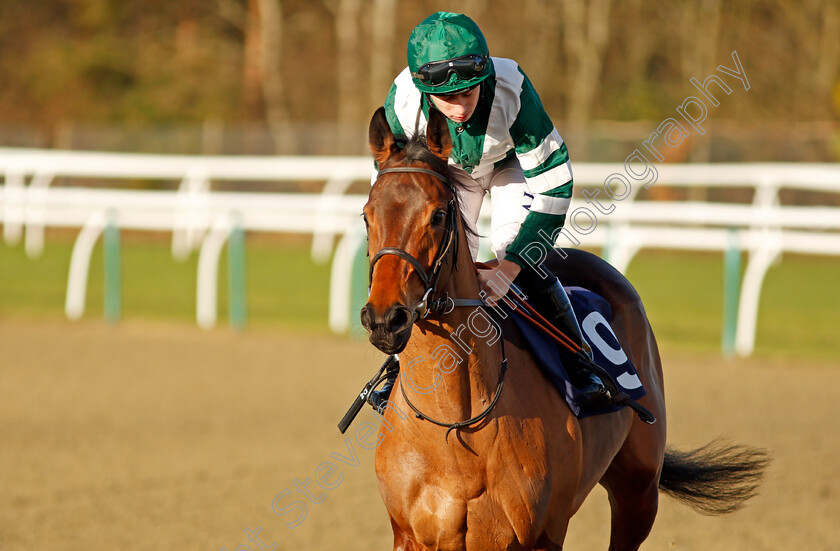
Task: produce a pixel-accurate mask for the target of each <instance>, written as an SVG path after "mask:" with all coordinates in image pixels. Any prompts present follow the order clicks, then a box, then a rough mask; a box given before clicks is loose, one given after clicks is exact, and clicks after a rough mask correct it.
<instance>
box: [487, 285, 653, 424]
mask: <svg viewBox="0 0 840 551" xmlns="http://www.w3.org/2000/svg"><path fill="white" fill-rule="evenodd" d="M566 292H567V293H568V295H569V300H570V301H571V303H572V309H573V310H574V311H575V316H577V319H578V321H579V322H580V326H581V330H582V332H583V335H584V338H585V339H586V341H587V342H588V343H589V345H590V346H591V347H592V353H593V356H594V358H593V359H594V360H595V363H596V364H598V365H599V366H601V367H603V368H604V369H605V370H606V371H607V372H608V373H609V374H610V375H612V376H613V378H614V379H615V380H616V382H617V383H618V386H619V388H620V389H621V390H622V391H623V392H624V393H626V394H627V395H628V396H629V397H630V398H632V399H633V400H638V399H639V398H641V397H642V396H644V395H645V389H644V388H643V387H642V381H641V380H640V379H639V376H638V374H637V373H636V369H635V368H634V367H633V364H632V363H631V362H630V360H629V359H628V358H627V354H625V352H624V350H623V349H622V348H621V344H620V343H619V342H618V339H617V338H616V336H615V333H614V332H613V330H612V327H610V324H609V321H608V320H609V319H610V318H611V317H612V313H611V309H610V305H609V303H608V302H607V301H606V300H605V299H604V298H603V297H601V295H598V294H596V293H593V292H592V291H589V290H587V289H584V288H582V287H566ZM499 305H500V306H501V307H502V308H503V309H504V310H505V311H506V313H508V314H511V313H512V315H510V317H511V318H512V319H513V321H514V323H515V324H516V326H517V327H518V328H519V331H520V333H521V334H522V336H523V338H524V340H525V343H526V345H527V346H528V347H529V348H530V350H531V353H532V354H533V356H534V358H535V359H536V360H537V364H538V365H539V367H540V369H541V370H542V372H543V374H545V376H546V378H547V379H548V380H549V381H551V382H552V383H553V384H554V386H555V387H557V389H558V390H559V391H560V394H561V395H562V396H563V397H564V399H565V400H566V403H567V404H568V405H569V408H570V409H571V410H572V413H574V414H575V415H576V416H578V417H588V416H590V415H597V414H600V413H609V412H612V411H618V410H619V409H621V408H622V407H624V406H623V405H611V406H608V407H607V408H604V409H602V410H596V411H589V410H587V411H584V412H583V413H581V406H582V405H583V404H584V403H586V395H584V394H583V393H581V392H580V391H578V390H577V389H576V388H575V387H574V386H572V384H571V383H570V382H569V375H568V373H567V372H566V369H565V368H564V367H563V353H561V351H560V347H559V345H558V344H557V343H556V342H555V341H554V340H552V339H551V337H549V336H548V335H546V334H545V333H544V332H543V331H541V330H539V329H537V328H535V327H534V325H533V324H532V323H531V322H529V321H528V320H526V319H524V318H523V317H522V316H520V315H519V314H518V313H516V311H515V310H514V309H512V308H511V307H510V306H509V305H508V304H506V303H505V301H500V302H499Z"/></svg>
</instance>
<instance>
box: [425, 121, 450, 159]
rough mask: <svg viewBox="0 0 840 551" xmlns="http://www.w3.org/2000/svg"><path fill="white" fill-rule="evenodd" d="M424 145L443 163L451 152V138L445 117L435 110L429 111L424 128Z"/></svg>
mask: <svg viewBox="0 0 840 551" xmlns="http://www.w3.org/2000/svg"><path fill="white" fill-rule="evenodd" d="M426 144H427V145H428V146H429V150H430V151H431V152H432V153H434V154H435V156H437V157H440V158H441V159H443V160H444V161H445V160H447V159H449V153H450V152H451V151H452V136H451V135H450V134H449V125H448V124H446V117H445V116H444V114H443V113H441V112H440V111H438V110H437V109H429V125H428V126H427V127H426Z"/></svg>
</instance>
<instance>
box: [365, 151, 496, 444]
mask: <svg viewBox="0 0 840 551" xmlns="http://www.w3.org/2000/svg"><path fill="white" fill-rule="evenodd" d="M404 172H420V173H423V174H428V175H430V176H434V177H435V178H437V179H438V180H440V181H441V182H443V183H444V184H445V185H446V187H447V188H449V191H450V192H451V193H452V198H451V199H450V200H449V204H448V205H447V206H446V235H444V237H443V243H442V245H441V247H440V249H439V250H438V253H437V256H436V257H435V260H434V262H432V266H431V272H427V271H426V270H425V269H424V268H423V265H422V264H421V263H420V261H419V260H417V258H415V257H414V256H413V255H411V254H410V253H408V252H406V251H404V250H403V249H400V248H398V247H383V248H382V249H379V251H377V253H376V254H375V255H373V258H371V259H370V271H369V272H368V282H370V281H372V280H373V267H374V266H375V265H376V262H377V261H378V260H379V259H380V258H382V257H383V256H386V255H394V256H398V257H399V258H402V259H403V260H405V261H406V262H408V263H409V264H411V266H412V267H413V268H414V270H415V272H416V273H417V276H418V277H419V278H420V280H421V281H422V282H423V285H424V286H425V287H426V292H424V293H423V298H422V299H420V302H418V303H417V304H416V305H415V306H414V317H413V320H412V324H413V323H415V322H416V321H417V320H418V319H423V318H425V317H426V316H428V315H429V313H430V312H433V311H435V312H441V313H442V314H443V315H446V314H448V313H449V312H451V311H452V310H453V309H454V308H455V307H457V306H477V307H481V306H486V303H485V302H484V301H483V300H481V299H458V298H452V297H450V296H449V295H448V294H446V293H444V294H443V295H442V296H441V297H440V298H438V299H432V298H431V297H432V296H433V295H434V294H435V293H436V288H437V284H438V280H439V278H440V272H441V267H442V266H443V263H444V261H445V260H446V256H447V254H448V253H449V250H450V249H453V250H454V253H453V256H454V257H455V258H457V256H458V232H457V231H456V226H455V224H456V220H457V218H456V217H457V216H458V202H457V199H456V197H457V195H456V194H455V190H454V189H453V187H452V184H451V182H450V181H449V178H447V177H446V176H445V175H443V174H441V173H439V172H436V171H434V170H430V169H428V168H422V167H413V166H403V167H392V168H385V169H382V170H380V171H379V174H378V175H377V178H378V177H379V176H381V175H382V174H391V173H404ZM455 264H456V263H455V260H454V259H453V261H452V267H453V270H454V269H455ZM499 331H500V332H501V327H499ZM499 342H500V343H501V348H502V364H501V371H500V372H499V382H498V384H497V386H496V393H495V395H494V396H493V399H492V400H491V401H490V403H489V404H488V405H487V407H486V408H484V410H483V411H482V412H481V413H479V414H478V415H476V416H474V417H471V418H470V419H467V420H465V421H459V422H457V423H446V422H444V421H437V420H435V419H432V418H431V417H429V416H428V415H426V414H425V413H423V412H422V411H420V410H419V409H417V406H415V405H414V404H413V403H411V400H409V399H408V395H406V393H405V385H402V384H401V385H400V390H402V396H403V399H404V400H405V402H406V404H408V406H409V407H410V408H411V409H412V410H413V411H414V413H415V415H417V417H418V418H420V419H423V420H425V421H429V422H430V423H433V424H435V425H438V426H440V427H445V428H446V429H447V431H446V435H445V439H446V440H447V441H448V440H449V433H450V432H452V431H453V430H458V429H461V428H463V427H469V426H470V425H474V424H476V423H478V422H479V421H481V420H483V419H484V418H485V417H487V416H488V415H489V414H490V412H491V411H493V408H495V407H496V404H497V403H498V401H499V397H500V396H501V395H502V388H503V387H504V384H505V374H506V373H507V367H508V362H507V354H506V353H505V338H504V335H500V338H499Z"/></svg>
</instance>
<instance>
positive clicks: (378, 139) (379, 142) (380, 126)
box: [368, 107, 399, 167]
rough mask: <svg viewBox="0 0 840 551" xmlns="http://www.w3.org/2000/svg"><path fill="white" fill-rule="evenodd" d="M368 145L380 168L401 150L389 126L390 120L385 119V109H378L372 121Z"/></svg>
mask: <svg viewBox="0 0 840 551" xmlns="http://www.w3.org/2000/svg"><path fill="white" fill-rule="evenodd" d="M368 144H369V145H370V151H371V153H373V158H374V159H375V160H376V162H377V163H379V166H380V167H381V166H382V165H384V164H385V161H387V160H388V158H389V157H390V156H391V155H393V154H394V153H396V152H397V151H398V150H399V148H398V147H397V139H396V138H395V137H394V133H393V132H392V131H391V127H390V125H389V124H388V119H387V118H386V117H385V108H384V107H380V108H379V109H377V110H376V112H375V113H374V114H373V118H372V119H370V128H369V129H368Z"/></svg>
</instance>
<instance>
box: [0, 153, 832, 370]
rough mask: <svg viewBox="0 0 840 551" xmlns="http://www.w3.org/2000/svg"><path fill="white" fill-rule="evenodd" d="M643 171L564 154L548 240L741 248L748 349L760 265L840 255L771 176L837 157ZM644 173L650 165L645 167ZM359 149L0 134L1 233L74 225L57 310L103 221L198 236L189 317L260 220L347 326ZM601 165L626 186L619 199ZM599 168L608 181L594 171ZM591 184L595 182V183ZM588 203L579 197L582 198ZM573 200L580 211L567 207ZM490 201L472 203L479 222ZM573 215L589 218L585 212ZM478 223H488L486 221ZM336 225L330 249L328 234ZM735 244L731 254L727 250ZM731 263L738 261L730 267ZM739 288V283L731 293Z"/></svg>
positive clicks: (828, 221) (741, 342)
mask: <svg viewBox="0 0 840 551" xmlns="http://www.w3.org/2000/svg"><path fill="white" fill-rule="evenodd" d="M648 168H649V169H650V170H649V171H648V174H647V175H646V176H645V178H646V180H644V181H643V180H642V179H641V178H640V177H638V173H637V172H634V171H632V170H631V167H628V166H625V165H623V164H585V163H578V164H576V165H575V167H574V169H575V185H576V188H577V189H578V190H582V191H584V192H586V190H587V188H588V189H589V190H590V191H589V192H588V196H589V198H590V201H586V200H585V199H584V198H579V199H575V201H573V203H572V209H571V212H570V220H569V223H568V224H567V231H566V232H564V234H561V235H560V236H559V238H558V240H557V243H558V245H560V246H569V245H571V244H572V243H573V242H574V243H579V244H580V245H581V246H584V247H590V246H591V247H596V246H597V247H602V248H603V249H604V251H605V254H606V256H607V257H608V259H609V260H610V261H611V262H612V263H613V264H614V265H615V266H616V267H617V268H618V269H619V270H622V271H623V270H625V269H626V267H627V265H628V264H629V262H630V261H631V260H632V258H633V256H634V255H635V254H636V252H638V251H639V250H640V249H642V248H645V247H653V248H667V249H685V250H708V251H724V252H725V251H730V252H731V251H733V250H734V251H738V252H739V253H740V252H741V251H745V252H747V253H748V257H747V259H748V260H747V268H746V270H745V273H744V275H743V279H742V281H741V283H740V286H739V287H740V291H741V292H740V295H739V298H738V301H739V302H738V308H737V324H736V325H735V324H734V323H733V325H734V331H733V333H734V335H733V346H734V350H735V351H736V352H737V353H738V354H740V355H749V354H750V353H751V352H752V350H753V347H754V343H755V330H756V320H757V315H758V304H759V297H760V293H761V286H762V283H763V280H764V275H765V274H766V272H767V269H768V268H769V267H770V265H771V264H772V263H773V262H774V261H776V260H777V259H778V258H779V257H780V255H781V254H782V253H784V252H797V253H807V254H819V255H840V208H838V207H832V206H793V205H782V204H781V203H780V201H779V192H780V190H782V189H795V190H808V191H820V192H830V193H837V194H840V165H824V164H781V163H763V164H715V165H699V164H694V165H658V166H656V167H655V169H654V168H653V167H648ZM654 170H655V171H656V176H655V177H652V174H653V171H654ZM370 174H371V162H370V160H369V159H367V158H363V157H243V156H237V157H207V156H180V155H140V154H115V153H92V152H70V151H54V150H28V149H3V148H0V175H2V176H3V185H2V187H0V223H2V224H3V235H4V238H5V241H6V243H9V244H15V243H18V242H19V241H20V240H21V239H23V240H24V244H25V249H26V252H27V254H28V255H30V256H32V257H35V256H37V255H39V254H40V253H41V251H42V249H43V246H44V237H43V236H44V228H45V227H64V228H79V229H80V232H79V236H78V238H77V240H76V243H75V245H74V249H73V253H72V257H71V265H70V272H69V275H68V289H67V300H66V304H65V310H66V314H67V316H68V317H70V318H71V319H76V318H78V317H80V316H81V315H82V313H83V309H84V303H85V292H86V287H87V270H88V265H89V262H90V256H91V252H92V250H93V248H94V246H95V244H96V242H97V240H98V238H99V236H100V235H101V234H102V232H103V231H104V229H105V228H106V226H107V225H108V224H112V225H115V226H117V227H118V228H120V229H131V230H147V231H171V232H172V253H173V256H175V257H176V258H184V257H186V256H187V255H189V254H190V252H191V251H193V250H195V249H196V248H197V249H198V250H199V263H198V264H199V267H198V274H197V290H196V293H197V306H196V318H197V321H198V323H199V324H200V325H201V326H202V327H210V326H212V325H214V324H215V322H216V299H217V296H216V283H217V276H216V274H217V271H218V260H219V254H220V251H221V249H222V247H223V245H224V243H225V241H226V240H227V239H228V238H229V237H230V235H231V234H232V232H234V231H239V230H244V231H259V232H278V233H303V234H308V235H312V256H313V259H314V260H315V261H317V262H326V261H328V260H329V259H330V257H332V258H333V264H332V280H331V284H330V286H331V288H330V326H331V327H332V328H333V329H334V330H336V331H342V330H346V329H347V328H348V327H349V323H350V316H351V315H353V314H351V313H350V304H351V298H350V297H351V288H350V285H351V279H352V278H351V277H350V272H351V270H352V265H353V261H354V258H355V256H356V254H357V251H358V249H359V247H360V246H362V244H363V243H364V237H363V227H362V225H361V221H360V217H359V213H360V212H361V208H362V205H363V204H364V202H365V200H366V198H365V197H364V196H362V195H346V194H345V191H346V190H347V189H348V187H349V186H350V184H352V183H353V182H354V181H358V180H363V181H366V180H368V179H369V178H370ZM613 175H621V176H623V177H624V179H625V181H626V182H627V183H628V184H632V186H629V187H626V188H625V189H624V190H623V191H622V193H621V196H622V197H623V198H622V199H621V200H615V201H610V200H609V198H608V195H609V194H612V195H613V196H615V195H616V193H617V191H616V187H615V182H617V181H618V180H615V179H611V177H612V176H613ZM57 178H68V179H103V180H127V179H134V180H136V179H144V180H163V181H173V180H174V181H177V182H180V184H179V186H178V189H177V190H170V191H162V190H147V191H136V190H126V189H104V188H83V187H67V186H60V187H57V186H51V183H53V182H54V181H55V179H57ZM223 181H235V182H283V181H322V182H325V185H324V186H323V188H322V191H321V192H320V193H315V194H313V193H291V192H264V191H263V192H254V191H242V192H231V191H214V190H213V189H212V183H213V182H223ZM605 182H611V183H610V184H605ZM645 183H646V184H648V185H650V184H654V185H656V186H669V187H671V186H674V187H703V188H749V189H752V190H753V200H752V202H751V203H749V204H740V203H739V204H735V203H702V202H693V201H650V200H639V199H637V198H636V195H637V192H638V191H639V190H640V189H641V188H642V187H643V184H645ZM595 193H599V195H598V196H597V202H596V200H595V199H596V196H595V195H594V194H595ZM587 209H588V210H587ZM576 212H578V213H579V214H580V216H575V213H576ZM487 219H488V213H487V212H483V213H482V224H486V223H487ZM580 220H587V221H588V222H587V223H586V224H583V223H580V222H579V221H580ZM485 233H486V232H485ZM336 237H339V238H340V239H339V241H338V245H337V247H336V250H335V254H334V255H333V243H334V241H335V238H336ZM738 256H739V257H740V254H739V255H738ZM736 277H740V273H738V274H737V275H736ZM736 296H737V295H736Z"/></svg>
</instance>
